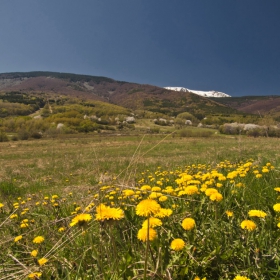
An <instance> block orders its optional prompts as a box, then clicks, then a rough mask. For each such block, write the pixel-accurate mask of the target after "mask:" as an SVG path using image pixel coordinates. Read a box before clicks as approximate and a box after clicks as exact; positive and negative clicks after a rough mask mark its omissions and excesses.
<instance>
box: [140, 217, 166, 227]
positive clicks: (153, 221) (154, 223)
mask: <svg viewBox="0 0 280 280" xmlns="http://www.w3.org/2000/svg"><path fill="white" fill-rule="evenodd" d="M148 220H149V227H150V228H155V227H160V226H162V221H161V220H160V219H158V218H154V217H150V218H148V219H147V220H145V221H144V222H143V224H142V228H147V227H148Z"/></svg>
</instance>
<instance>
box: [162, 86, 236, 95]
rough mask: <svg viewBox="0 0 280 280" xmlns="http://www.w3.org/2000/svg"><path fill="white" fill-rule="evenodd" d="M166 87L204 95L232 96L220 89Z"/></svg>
mask: <svg viewBox="0 0 280 280" xmlns="http://www.w3.org/2000/svg"><path fill="white" fill-rule="evenodd" d="M165 89H169V90H174V91H183V92H190V93H194V94H197V95H200V96H204V97H231V96H230V95H228V94H226V93H223V92H219V91H214V90H210V91H201V90H192V89H188V88H184V87H165Z"/></svg>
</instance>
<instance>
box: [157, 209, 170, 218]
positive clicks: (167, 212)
mask: <svg viewBox="0 0 280 280" xmlns="http://www.w3.org/2000/svg"><path fill="white" fill-rule="evenodd" d="M172 213H173V211H172V209H169V208H160V210H159V212H158V213H157V214H156V215H155V217H157V218H164V217H169V216H170V215H172Z"/></svg>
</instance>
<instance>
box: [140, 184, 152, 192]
mask: <svg viewBox="0 0 280 280" xmlns="http://www.w3.org/2000/svg"><path fill="white" fill-rule="evenodd" d="M140 189H141V191H150V190H151V189H152V188H151V187H150V186H149V185H144V186H142V187H141V188H140Z"/></svg>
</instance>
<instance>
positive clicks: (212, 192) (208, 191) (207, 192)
mask: <svg viewBox="0 0 280 280" xmlns="http://www.w3.org/2000/svg"><path fill="white" fill-rule="evenodd" d="M217 192H218V190H217V189H214V188H208V189H206V190H205V194H206V195H207V196H210V195H211V194H214V193H217Z"/></svg>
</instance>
